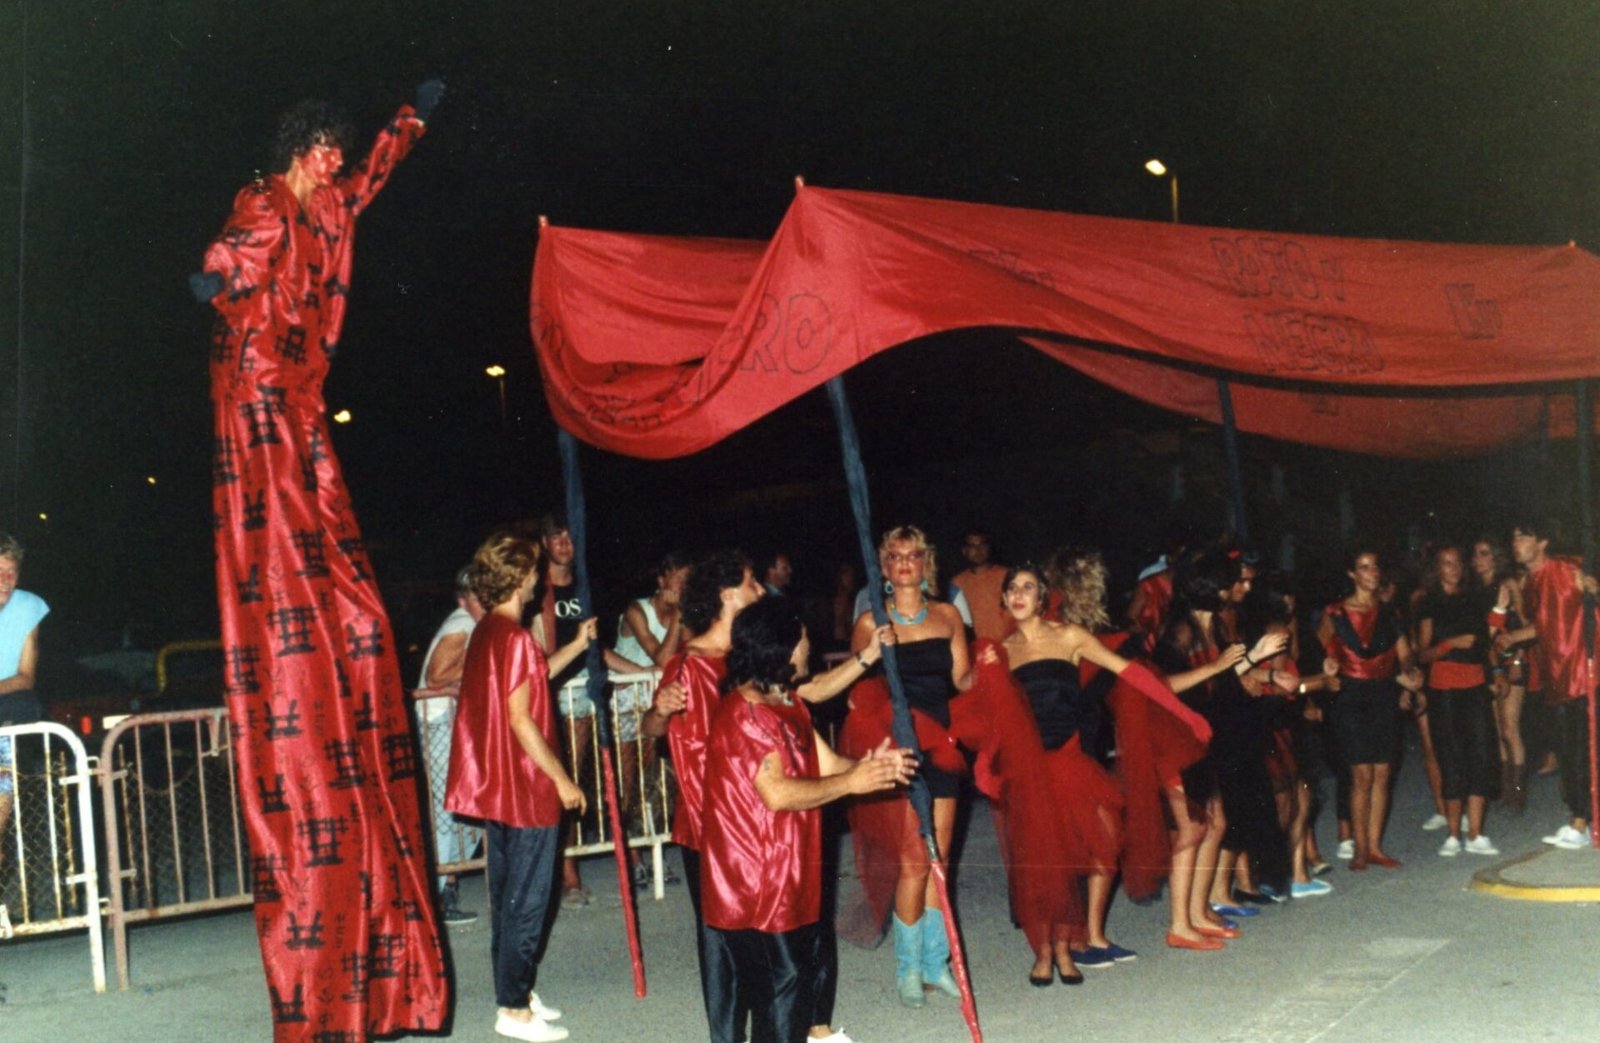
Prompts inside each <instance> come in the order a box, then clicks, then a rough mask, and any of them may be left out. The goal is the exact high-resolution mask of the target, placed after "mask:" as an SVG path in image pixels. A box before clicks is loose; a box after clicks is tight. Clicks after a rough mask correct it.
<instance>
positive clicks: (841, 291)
mask: <svg viewBox="0 0 1600 1043" xmlns="http://www.w3.org/2000/svg"><path fill="white" fill-rule="evenodd" d="M1597 308H1600V258H1596V257H1595V256H1594V255H1592V254H1590V253H1587V252H1585V251H1583V250H1580V249H1578V248H1577V247H1575V246H1570V245H1569V246H1563V247H1548V248H1547V247H1491V246H1453V245H1440V244H1428V243H1407V242H1395V241H1389V240H1369V239H1337V238H1332V237H1326V236H1287V235H1278V234H1273V233H1264V232H1242V231H1236V230H1226V229H1216V228H1204V227H1200V226H1196V225H1171V224H1159V223H1154V222H1145V221H1130V220H1124V219H1118V218H1104V217H1084V216H1080V215H1074V214H1060V213H1052V212H1047V211H1034V210H1017V209H1010V208H1006V207H997V206H984V205H978V204H972V203H955V202H948V201H942V200H931V199H917V198H911V197H906V196H892V195H881V194H876V193H870V192H853V191H839V190H831V189H820V188H804V189H802V190H801V191H799V192H798V193H797V195H796V197H795V201H794V203H793V205H791V206H790V208H789V212H788V214H787V215H786V216H785V217H784V220H783V223H782V224H781V225H780V226H779V228H778V232H777V234H776V235H775V236H773V238H772V241H771V242H770V243H766V244H761V243H754V242H743V241H735V240H723V239H690V238H666V237H659V236H644V235H627V234H619V233H611V232H593V231H582V230H577V229H570V228H555V227H549V228H545V229H544V230H543V232H542V234H541V236H540V241H539V250H538V254H537V257H536V259H535V263H534V271H533V292H532V298H531V321H532V327H533V336H534V342H535V345H536V347H537V350H538V356H539V363H540V366H541V368H542V370H543V373H544V381H545V393H546V396H547V397H548V399H549V401H550V406H551V409H552V411H553V413H554V414H555V417H556V419H557V421H558V422H559V423H560V424H561V425H562V426H563V427H564V428H566V429H567V430H569V431H571V432H572V433H574V434H575V435H577V436H578V437H580V438H583V439H584V440H585V441H588V442H590V443H592V444H594V445H597V446H600V447H601V448H605V449H610V450H613V451H615V452H619V453H624V454H627V455H630V456H637V457H646V458H652V459H659V458H666V457H673V456H682V455H685V454H688V453H692V452H695V451H697V450H700V449H703V448H705V447H706V446H709V445H711V444H713V443H715V442H717V441H718V440H720V439H722V438H724V437H726V436H727V435H729V434H731V433H733V432H734V431H736V430H738V429H739V428H741V427H743V426H745V425H746V424H749V423H750V422H752V421H753V420H755V419H757V418H759V417H761V416H764V415H766V414H767V413H769V412H771V411H772V410H774V409H776V408H777V407H779V406H781V405H783V404H784V403H786V402H788V401H790V400H791V399H794V398H796V397H798V396H799V395H801V394H803V393H805V392H806V391H808V390H810V389H811V388H813V387H816V386H817V385H819V384H822V383H823V382H825V381H827V380H828V379H829V378H831V377H833V376H835V375H837V374H839V373H841V372H843V371H845V370H846V369H849V368H850V367H851V366H853V365H855V364H856V363H858V362H860V361H862V360H863V359H866V358H868V357H869V356H871V355H875V354H877V353H878V352H880V351H885V350H887V349H889V348H892V347H895V346H896V345H899V344H903V343H905V342H907V341H910V340H914V339H916V338H918V337H922V336H925V335H927V334H932V333H938V332H942V331H946V330H953V329H961V328H967V327H975V326H999V327H1008V328H1012V329H1015V330H1017V331H1018V332H1019V333H1021V334H1024V335H1025V339H1026V340H1027V342H1028V343H1030V344H1031V345H1033V346H1034V347H1036V348H1038V349H1039V350H1041V351H1044V352H1046V353H1048V354H1049V355H1051V356H1052V357H1054V358H1057V359H1059V360H1060V361H1062V362H1064V363H1066V364H1067V365H1070V366H1072V367H1074V368H1076V369H1078V370H1079V371H1081V372H1083V373H1085V374H1086V375H1088V376H1091V377H1093V378H1094V379H1096V380H1099V381H1102V382H1104V383H1107V384H1110V385H1111V386H1113V387H1116V388H1118V389H1120V390H1122V391H1124V392H1126V393H1128V394H1130V395H1133V396H1135V397H1137V398H1140V399H1142V400H1144V401H1146V402H1150V403H1153V404H1155V405H1159V406H1163V407H1166V408H1168V409H1172V410H1175V411H1177V412H1180V413H1185V414H1189V415H1192V416H1196V417H1202V418H1205V419H1208V420H1212V421H1216V420H1218V419H1219V412H1218V404H1217V388H1216V378H1217V377H1219V376H1226V377H1228V378H1229V379H1230V381H1232V385H1233V402H1234V411H1235V414H1236V418H1237V423H1238V426H1239V429H1240V430H1243V431H1247V432H1251V433H1255V434H1262V435H1268V436H1272V437H1276V438H1284V439H1289V440H1293V441H1298V442H1305V443H1310V444H1315V445H1323V446H1329V447H1333V448H1339V449H1350V450H1358V451H1362V452H1371V453H1381V454H1385V455H1391V456H1409V457H1421V458H1429V457H1443V456H1452V455H1463V454H1471V453H1477V452H1483V451H1486V450H1489V449H1493V448H1496V447H1499V446H1503V445H1507V444H1510V443H1513V442H1517V441H1521V440H1525V439H1527V438H1530V437H1534V436H1536V435H1538V434H1540V433H1541V431H1542V430H1549V431H1550V433H1552V434H1557V435H1560V434H1566V435H1568V436H1570V435H1571V433H1572V430H1573V422H1572V416H1573V412H1572V405H1571V394H1570V392H1569V391H1564V390H1563V389H1561V388H1559V387H1556V388H1552V387H1551V385H1552V384H1554V383H1555V382H1560V381H1570V380H1573V379H1576V378H1580V377H1594V376H1600V350H1597V349H1600V314H1597ZM1547 399H1548V400H1549V401H1548V402H1547V401H1546V400H1547ZM1541 423H1543V424H1544V425H1545V427H1544V428H1541Z"/></svg>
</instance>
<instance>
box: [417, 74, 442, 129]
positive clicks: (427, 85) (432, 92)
mask: <svg viewBox="0 0 1600 1043" xmlns="http://www.w3.org/2000/svg"><path fill="white" fill-rule="evenodd" d="M443 97H444V80H442V79H440V78H439V77H437V76H435V77H433V78H432V79H431V80H424V81H422V83H421V84H420V85H418V87H417V104H416V105H415V106H413V107H414V108H415V109H416V110H417V119H419V120H421V121H422V122H424V123H426V122H428V117H429V116H432V115H433V110H434V109H436V108H438V106H439V100H440V99H441V98H443Z"/></svg>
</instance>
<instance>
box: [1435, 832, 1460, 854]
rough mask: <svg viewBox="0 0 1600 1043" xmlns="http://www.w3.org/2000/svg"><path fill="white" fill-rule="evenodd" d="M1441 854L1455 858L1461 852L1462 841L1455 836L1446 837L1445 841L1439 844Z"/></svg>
mask: <svg viewBox="0 0 1600 1043" xmlns="http://www.w3.org/2000/svg"><path fill="white" fill-rule="evenodd" d="M1439 854H1440V855H1442V856H1443V857H1445V858H1454V857H1456V856H1457V855H1459V854H1461V841H1460V840H1457V839H1456V838H1455V837H1445V838H1444V843H1443V844H1440V845H1439Z"/></svg>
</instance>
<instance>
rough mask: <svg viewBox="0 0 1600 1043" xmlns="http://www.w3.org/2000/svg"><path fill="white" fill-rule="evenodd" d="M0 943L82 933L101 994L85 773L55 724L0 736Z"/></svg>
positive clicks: (71, 742)
mask: <svg viewBox="0 0 1600 1043" xmlns="http://www.w3.org/2000/svg"><path fill="white" fill-rule="evenodd" d="M0 744H3V745H5V746H7V747H9V751H8V753H9V755H8V756H6V757H5V758H4V760H6V761H9V763H4V764H0V939H11V938H15V937H17V936H27V935H36V934H47V933H51V932H55V931H68V930H77V929H80V928H83V929H87V931H88V934H89V966H90V973H91V974H92V976H93V979H94V990H95V991H96V992H104V991H106V964H105V949H104V942H103V941H102V937H101V924H100V885H99V871H98V867H97V866H96V863H95V855H96V852H95V831H94V811H93V804H92V801H91V799H90V766H89V757H88V754H87V753H86V752H85V751H84V748H83V743H82V742H81V741H80V740H79V739H78V737H77V736H76V735H73V734H72V732H71V731H69V730H68V729H66V728H63V727H62V726H61V725H59V724H55V723H52V722H49V721H41V722H39V723H37V724H25V725H11V726H7V727H3V728H0Z"/></svg>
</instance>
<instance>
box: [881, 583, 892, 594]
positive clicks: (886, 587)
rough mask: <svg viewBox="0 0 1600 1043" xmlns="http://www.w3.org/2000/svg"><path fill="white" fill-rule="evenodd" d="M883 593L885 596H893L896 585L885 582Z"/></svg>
mask: <svg viewBox="0 0 1600 1043" xmlns="http://www.w3.org/2000/svg"><path fill="white" fill-rule="evenodd" d="M883 592H884V593H885V594H893V593H894V584H893V583H890V582H889V581H888V580H884V581H883Z"/></svg>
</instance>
